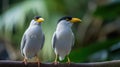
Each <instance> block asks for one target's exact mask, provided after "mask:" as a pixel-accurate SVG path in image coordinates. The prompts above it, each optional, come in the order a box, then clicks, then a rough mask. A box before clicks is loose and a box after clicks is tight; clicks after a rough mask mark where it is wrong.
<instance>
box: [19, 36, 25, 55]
mask: <svg viewBox="0 0 120 67" xmlns="http://www.w3.org/2000/svg"><path fill="white" fill-rule="evenodd" d="M25 43H26V35H25V34H24V35H23V37H22V40H21V47H20V50H21V54H22V55H23V56H24V54H23V48H24V46H25Z"/></svg>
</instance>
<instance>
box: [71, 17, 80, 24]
mask: <svg viewBox="0 0 120 67" xmlns="http://www.w3.org/2000/svg"><path fill="white" fill-rule="evenodd" d="M70 22H72V23H77V22H81V20H80V19H79V18H72V19H71V20H70Z"/></svg>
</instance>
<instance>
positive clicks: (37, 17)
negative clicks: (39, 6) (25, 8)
mask: <svg viewBox="0 0 120 67" xmlns="http://www.w3.org/2000/svg"><path fill="white" fill-rule="evenodd" d="M34 21H36V22H38V23H41V22H43V21H44V19H43V18H41V16H35V17H34Z"/></svg>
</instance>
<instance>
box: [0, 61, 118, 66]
mask: <svg viewBox="0 0 120 67" xmlns="http://www.w3.org/2000/svg"><path fill="white" fill-rule="evenodd" d="M0 67H38V66H37V62H28V64H27V65H25V64H24V63H23V62H22V61H6V60H2V61H0ZM40 67H120V60H115V61H106V62H94V63H71V64H67V63H60V64H58V65H54V64H53V63H41V64H40Z"/></svg>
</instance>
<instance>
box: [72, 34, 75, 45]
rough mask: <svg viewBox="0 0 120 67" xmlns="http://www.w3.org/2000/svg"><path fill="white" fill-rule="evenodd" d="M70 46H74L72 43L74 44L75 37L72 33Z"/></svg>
mask: <svg viewBox="0 0 120 67" xmlns="http://www.w3.org/2000/svg"><path fill="white" fill-rule="evenodd" d="M72 38H73V39H72V46H74V43H75V37H74V34H73V33H72Z"/></svg>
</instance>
